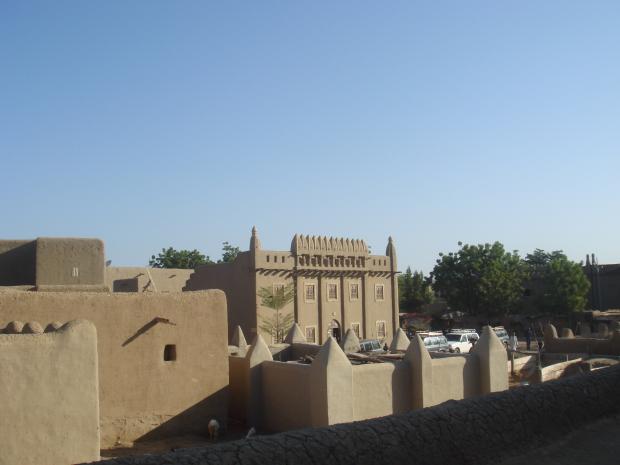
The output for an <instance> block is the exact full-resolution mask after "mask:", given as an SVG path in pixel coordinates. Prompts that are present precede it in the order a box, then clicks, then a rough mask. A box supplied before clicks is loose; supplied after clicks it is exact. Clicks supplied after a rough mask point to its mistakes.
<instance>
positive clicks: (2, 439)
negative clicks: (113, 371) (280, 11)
mask: <svg viewBox="0 0 620 465" xmlns="http://www.w3.org/2000/svg"><path fill="white" fill-rule="evenodd" d="M33 327H34V328H36V327H38V328H39V330H41V329H40V326H39V325H34V324H32V325H29V326H28V327H27V329H26V330H27V331H31V330H32V329H33ZM19 329H20V328H19V327H18V328H17V330H19ZM11 330H12V331H13V332H15V328H11ZM0 399H2V412H1V413H0V463H1V464H3V465H69V464H71V463H76V462H81V461H85V460H98V459H99V400H98V380H97V332H96V330H95V326H94V325H93V324H92V323H91V322H89V321H85V320H77V321H71V322H69V323H67V324H66V325H64V326H63V327H62V328H60V329H58V330H54V329H52V331H51V332H48V333H40V334H25V333H20V334H2V333H0Z"/></svg>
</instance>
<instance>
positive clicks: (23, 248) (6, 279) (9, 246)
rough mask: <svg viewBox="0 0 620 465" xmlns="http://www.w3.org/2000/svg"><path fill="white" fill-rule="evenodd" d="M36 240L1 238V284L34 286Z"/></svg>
mask: <svg viewBox="0 0 620 465" xmlns="http://www.w3.org/2000/svg"><path fill="white" fill-rule="evenodd" d="M36 250H37V246H36V242H35V241H31V240H26V241H22V240H0V286H24V285H29V286H34V284H35V281H36V258H35V257H36Z"/></svg>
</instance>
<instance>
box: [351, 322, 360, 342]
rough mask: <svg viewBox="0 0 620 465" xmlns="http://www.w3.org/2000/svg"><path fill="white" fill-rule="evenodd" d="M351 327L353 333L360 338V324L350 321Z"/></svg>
mask: <svg viewBox="0 0 620 465" xmlns="http://www.w3.org/2000/svg"><path fill="white" fill-rule="evenodd" d="M351 329H352V330H353V332H354V333H355V335H356V336H357V338H358V339H359V338H360V324H359V323H351Z"/></svg>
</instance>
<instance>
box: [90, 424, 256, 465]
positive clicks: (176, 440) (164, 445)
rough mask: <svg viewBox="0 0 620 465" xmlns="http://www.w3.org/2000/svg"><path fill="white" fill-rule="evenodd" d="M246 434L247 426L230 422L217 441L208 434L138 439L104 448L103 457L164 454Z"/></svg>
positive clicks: (232, 439)
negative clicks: (130, 442)
mask: <svg viewBox="0 0 620 465" xmlns="http://www.w3.org/2000/svg"><path fill="white" fill-rule="evenodd" d="M246 434H247V428H245V427H241V426H240V425H234V424H233V425H230V424H229V427H228V430H227V431H226V432H224V433H222V434H221V435H220V437H219V438H218V439H217V441H211V440H210V439H209V438H208V437H207V436H199V435H186V436H177V437H172V438H165V439H161V440H158V441H148V442H141V441H138V442H135V443H133V444H128V445H123V446H118V447H113V448H110V449H102V450H101V459H102V460H103V459H112V458H116V457H125V456H128V455H143V454H163V453H165V452H171V451H173V450H176V449H184V448H187V447H208V446H212V445H215V444H221V443H222V442H228V441H236V440H237V439H241V438H244V437H245V436H246Z"/></svg>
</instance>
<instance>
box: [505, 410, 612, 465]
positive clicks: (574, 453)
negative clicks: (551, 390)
mask: <svg viewBox="0 0 620 465" xmlns="http://www.w3.org/2000/svg"><path fill="white" fill-rule="evenodd" d="M534 463H535V464H537V465H586V464H588V465H589V464H596V465H616V464H618V463H620V415H619V416H615V417H610V418H607V419H604V420H600V421H598V422H596V423H591V424H589V425H587V426H586V427H584V428H581V429H579V430H578V431H575V432H574V433H571V434H569V435H568V436H566V437H565V438H564V439H563V440H562V441H558V442H555V443H553V444H551V445H549V446H546V447H541V448H539V449H535V450H533V451H530V452H527V453H525V454H523V455H520V456H517V457H512V458H510V459H508V460H505V461H503V462H499V463H498V464H496V465H532V464H534Z"/></svg>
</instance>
